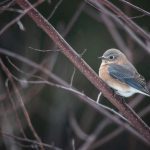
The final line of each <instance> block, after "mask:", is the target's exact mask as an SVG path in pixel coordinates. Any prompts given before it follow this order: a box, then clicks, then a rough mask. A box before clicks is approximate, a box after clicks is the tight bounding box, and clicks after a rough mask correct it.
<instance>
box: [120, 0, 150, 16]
mask: <svg viewBox="0 0 150 150" xmlns="http://www.w3.org/2000/svg"><path fill="white" fill-rule="evenodd" d="M119 1H120V2H122V3H124V4H126V5H128V6H131V7H132V8H134V9H136V10H138V11H140V12H142V13H143V14H145V15H147V16H150V12H148V11H146V10H144V9H142V8H140V7H138V6H136V5H133V4H131V3H130V2H128V1H126V0H119Z"/></svg>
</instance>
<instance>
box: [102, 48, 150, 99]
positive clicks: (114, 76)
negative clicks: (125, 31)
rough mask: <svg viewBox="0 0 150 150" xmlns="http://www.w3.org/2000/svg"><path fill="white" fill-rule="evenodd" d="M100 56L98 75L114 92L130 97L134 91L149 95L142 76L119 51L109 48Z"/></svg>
mask: <svg viewBox="0 0 150 150" xmlns="http://www.w3.org/2000/svg"><path fill="white" fill-rule="evenodd" d="M100 58H101V59H102V63H101V65H100V68H99V76H100V78H101V79H102V80H103V81H104V82H105V83H106V84H107V85H108V86H110V87H111V88H112V89H113V90H114V91H115V93H116V94H118V95H121V96H123V97H130V96H132V95H133V94H135V93H141V94H144V95H147V96H150V92H149V90H148V88H147V87H146V82H145V79H144V77H142V76H141V75H140V74H139V73H138V72H137V70H136V69H135V67H134V66H133V65H132V64H131V63H130V62H129V60H128V59H127V57H126V56H125V55H124V54H123V53H122V52H121V51H119V50H117V49H109V50H107V51H106V52H105V53H104V54H103V56H102V57H100Z"/></svg>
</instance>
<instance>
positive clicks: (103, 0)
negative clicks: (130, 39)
mask: <svg viewBox="0 0 150 150" xmlns="http://www.w3.org/2000/svg"><path fill="white" fill-rule="evenodd" d="M96 1H97V2H99V3H102V4H104V5H105V6H107V7H108V8H109V9H111V10H112V11H113V12H114V13H116V14H117V15H118V16H119V17H120V18H121V19H122V20H123V21H124V22H125V23H126V24H127V25H128V26H129V27H130V28H131V29H132V30H133V31H135V32H136V33H138V34H139V35H140V36H143V38H145V40H148V41H150V36H149V34H148V33H146V32H145V31H144V30H143V29H142V28H140V27H139V26H138V25H137V24H135V23H134V22H133V21H132V20H130V19H129V18H128V16H126V15H125V14H124V13H123V12H122V11H121V10H120V9H119V8H118V7H116V6H115V5H114V4H112V3H111V2H109V1H106V0H96Z"/></svg>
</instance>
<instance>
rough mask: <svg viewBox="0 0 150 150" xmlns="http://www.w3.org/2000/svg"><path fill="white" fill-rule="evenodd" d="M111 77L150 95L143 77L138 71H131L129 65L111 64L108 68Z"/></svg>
mask: <svg viewBox="0 0 150 150" xmlns="http://www.w3.org/2000/svg"><path fill="white" fill-rule="evenodd" d="M108 72H109V74H110V76H112V77H113V78H115V79H118V80H119V81H121V82H124V83H126V84H128V85H129V86H131V87H133V88H135V89H137V90H140V91H142V92H144V93H146V94H150V92H149V91H148V89H147V87H146V82H145V79H144V77H143V76H141V75H140V74H139V73H138V72H137V71H136V70H132V69H131V68H130V69H129V68H128V67H127V65H124V66H123V65H122V66H121V65H117V64H110V65H109V68H108Z"/></svg>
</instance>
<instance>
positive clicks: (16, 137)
mask: <svg viewBox="0 0 150 150" xmlns="http://www.w3.org/2000/svg"><path fill="white" fill-rule="evenodd" d="M0 133H1V134H2V135H4V136H7V137H9V138H13V139H15V140H17V141H20V142H27V143H30V144H36V145H40V144H42V145H43V146H44V147H45V148H50V149H53V150H62V149H61V148H58V147H56V146H53V145H50V144H46V143H43V142H42V143H39V142H38V141H35V140H31V139H29V138H22V137H19V136H15V135H11V134H8V133H5V132H3V131H0Z"/></svg>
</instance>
